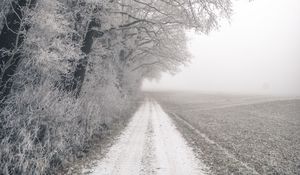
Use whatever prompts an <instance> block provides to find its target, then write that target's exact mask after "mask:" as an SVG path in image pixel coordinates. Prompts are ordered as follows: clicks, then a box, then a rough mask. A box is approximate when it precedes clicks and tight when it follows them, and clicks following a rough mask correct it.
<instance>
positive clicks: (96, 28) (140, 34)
mask: <svg viewBox="0 0 300 175" xmlns="http://www.w3.org/2000/svg"><path fill="white" fill-rule="evenodd" d="M0 8H1V9H0V10H1V11H0V31H1V32H0V58H1V63H0V77H1V78H0V100H1V106H0V108H1V115H0V117H1V118H0V119H1V121H0V122H1V123H0V131H1V132H0V170H2V171H3V172H1V173H4V174H18V173H24V174H45V173H50V174H51V173H53V172H52V171H53V170H56V169H55V168H54V167H61V166H63V165H64V164H65V163H66V162H68V161H73V160H74V158H76V154H77V153H78V152H79V151H82V150H84V149H87V146H88V145H89V144H88V143H89V142H90V141H91V140H92V139H93V138H95V137H99V134H100V135H101V133H102V132H103V130H104V129H105V128H106V127H107V126H109V124H110V123H111V122H114V121H115V120H116V119H119V118H122V117H126V116H130V114H131V113H132V112H133V111H134V107H135V106H136V101H137V98H138V96H139V95H138V94H139V88H140V86H141V83H142V80H143V79H144V78H156V77H159V75H160V73H161V72H166V71H167V72H170V73H175V72H176V71H177V70H178V67H179V66H180V65H182V64H185V63H187V62H188V61H189V55H188V53H187V49H186V37H185V30H187V29H194V30H196V31H199V32H202V33H207V32H209V31H211V30H212V29H214V28H217V27H218V21H219V18H223V17H225V18H227V17H229V16H230V13H231V1H230V0H107V1H103V0H4V1H2V2H0ZM1 173H0V174H1Z"/></svg>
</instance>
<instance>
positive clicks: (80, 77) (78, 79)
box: [71, 19, 103, 97]
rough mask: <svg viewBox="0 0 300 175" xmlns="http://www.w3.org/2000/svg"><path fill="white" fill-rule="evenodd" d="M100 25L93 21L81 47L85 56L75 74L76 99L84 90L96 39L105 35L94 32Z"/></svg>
mask: <svg viewBox="0 0 300 175" xmlns="http://www.w3.org/2000/svg"><path fill="white" fill-rule="evenodd" d="M99 26H100V24H98V23H97V22H96V21H95V19H93V20H92V21H91V22H90V23H89V26H88V32H87V34H86V36H85V38H84V41H83V46H82V47H81V51H82V52H83V53H84V54H85V56H84V57H83V58H82V59H80V60H79V63H78V65H77V67H76V70H75V73H74V81H73V82H74V83H73V84H72V85H71V90H73V91H74V90H75V95H76V97H78V96H79V94H80V92H81V88H82V84H83V81H84V78H85V73H86V69H87V64H88V54H89V53H90V52H91V49H92V46H93V42H94V39H93V38H94V37H100V36H102V35H103V33H100V34H99V32H97V31H94V30H93V27H99Z"/></svg>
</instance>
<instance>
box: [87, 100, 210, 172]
mask: <svg viewBox="0 0 300 175" xmlns="http://www.w3.org/2000/svg"><path fill="white" fill-rule="evenodd" d="M206 173H208V170H207V168H206V167H205V166H204V164H202V162H201V161H200V160H199V159H197V158H196V157H195V155H194V153H193V149H192V148H191V147H189V146H188V144H187V142H186V141H185V139H184V138H183V137H182V135H181V134H180V133H179V132H178V131H177V129H176V127H175V125H174V124H173V122H172V120H171V119H170V118H169V116H168V115H167V114H166V113H165V112H164V111H163V110H162V108H161V107H160V106H159V105H158V103H157V102H155V101H153V100H149V99H147V100H145V102H144V104H143V105H142V106H141V107H140V109H139V110H138V111H137V112H136V114H135V115H134V116H133V117H132V119H131V121H130V122H129V124H128V126H127V127H126V129H125V130H124V131H123V133H122V134H121V135H120V137H119V138H118V139H117V140H116V142H115V143H114V144H113V145H112V147H111V148H110V149H109V151H108V153H107V154H106V155H105V156H104V158H102V159H101V160H98V161H96V162H95V166H93V168H89V169H84V170H83V174H91V175H129V174H130V175H139V174H142V175H149V174H150V175H152V174H158V175H185V174H189V175H193V174H197V175H201V174H206Z"/></svg>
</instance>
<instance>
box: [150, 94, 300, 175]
mask: <svg viewBox="0 0 300 175" xmlns="http://www.w3.org/2000/svg"><path fill="white" fill-rule="evenodd" d="M150 95H151V96H152V97H154V98H155V99H156V100H157V101H158V102H159V103H160V105H161V106H162V107H163V109H164V110H165V111H166V112H167V113H168V114H169V116H170V117H172V118H173V119H174V120H173V121H175V122H174V123H175V124H176V126H177V129H178V130H179V131H180V132H181V134H182V135H183V136H184V138H185V139H186V140H187V141H188V143H189V144H190V145H191V146H192V147H193V148H194V152H196V155H197V156H199V158H201V160H202V161H203V163H205V164H206V165H207V166H208V167H209V168H210V172H211V173H212V174H288V175H294V174H300V100H299V98H295V97H293V98H291V97H289V98H286V97H284V98H282V97H280V98H279V97H267V96H241V95H239V96H238V95H224V94H223V95H220V94H218V95H217V94H214V95H209V94H200V93H199V94H194V93H179V92H177V93H172V92H169V93H151V94H150Z"/></svg>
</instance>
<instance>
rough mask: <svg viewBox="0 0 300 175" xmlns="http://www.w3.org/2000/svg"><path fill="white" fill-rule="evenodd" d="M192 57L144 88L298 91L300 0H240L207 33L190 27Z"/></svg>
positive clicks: (228, 91)
mask: <svg viewBox="0 0 300 175" xmlns="http://www.w3.org/2000/svg"><path fill="white" fill-rule="evenodd" d="M187 36H188V38H189V43H188V47H189V51H190V53H191V55H192V60H191V63H190V64H189V65H188V66H186V67H182V69H181V72H179V73H178V74H176V75H175V76H172V75H169V74H163V75H162V78H161V79H160V80H159V81H149V80H145V81H144V84H143V89H144V90H148V91H156V90H189V91H205V92H222V93H252V94H253V93H254V94H275V95H295V94H296V95H299V94H300V1H299V0H285V1H282V0H255V1H252V2H248V1H237V2H235V4H234V15H233V16H232V18H231V20H230V24H229V23H228V22H225V21H224V22H222V26H221V27H220V28H219V30H218V31H213V32H211V33H210V34H209V35H200V34H196V33H194V32H187Z"/></svg>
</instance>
